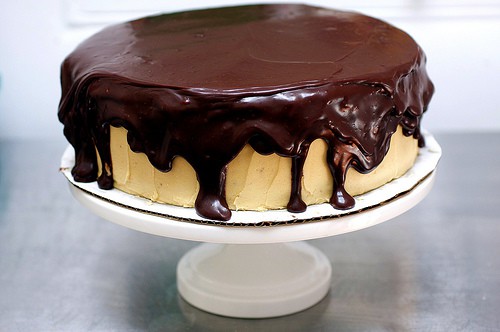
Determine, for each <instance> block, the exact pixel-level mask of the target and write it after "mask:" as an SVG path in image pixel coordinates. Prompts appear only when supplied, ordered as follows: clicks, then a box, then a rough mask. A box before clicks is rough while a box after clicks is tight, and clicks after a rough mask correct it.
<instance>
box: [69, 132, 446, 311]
mask: <svg viewBox="0 0 500 332" xmlns="http://www.w3.org/2000/svg"><path fill="white" fill-rule="evenodd" d="M425 139H426V147H425V148H422V149H420V153H419V156H418V158H417V161H416V163H415V165H414V167H413V168H412V169H411V170H410V171H408V172H407V173H406V174H405V175H404V176H403V177H401V178H399V179H397V180H394V181H392V182H390V183H388V184H386V185H384V186H383V187H381V188H379V189H376V190H373V191H372V192H370V193H367V194H365V195H361V196H357V197H356V207H355V208H354V209H352V210H349V211H339V210H335V209H333V208H332V207H331V206H330V205H329V204H321V205H316V206H310V207H308V209H307V211H306V212H304V213H300V214H295V213H290V212H288V211H285V210H279V211H267V212H251V211H235V212H233V216H232V218H231V220H230V221H229V222H215V221H211V220H206V219H204V218H202V217H199V216H198V215H197V214H196V212H195V211H194V209H192V208H180V207H174V206H169V205H165V204H157V203H152V202H150V201H148V200H146V199H142V198H139V197H135V196H132V195H129V194H126V193H123V192H121V191H119V190H101V189H99V188H98V187H97V185H96V183H95V182H94V183H79V182H75V181H74V180H73V178H72V176H71V167H72V165H73V164H74V156H73V149H72V148H71V147H68V149H67V150H66V151H65V153H64V155H63V158H62V161H61V171H62V172H63V174H64V175H65V176H66V177H67V178H68V180H69V181H70V189H71V192H72V193H73V195H74V196H75V197H76V199H77V200H78V201H80V202H81V203H82V204H83V205H84V206H86V207H87V208H89V209H90V210H91V211H93V212H94V213H95V214H97V215H99V216H101V217H103V218H104V219H107V220H109V221H112V222H114V223H117V224H119V225H122V226H125V227H128V228H131V229H134V230H138V231H142V232H146V233H150V234H155V235H160V236H166V237H172V238H177V239H185V240H193V241H200V242H205V243H204V244H201V245H199V246H197V247H195V248H194V249H191V250H190V251H189V252H187V253H186V254H185V255H184V256H183V257H182V258H181V260H180V261H179V263H178V266H177V287H178V290H179V293H180V295H181V296H182V297H183V298H184V299H185V300H186V301H187V302H189V303H191V304H192V305H193V306H195V307H198V308H200V309H202V310H205V311H208V312H211V313H215V314H219V315H223V316H230V317H239V318H266V317H276V316H282V315H288V314H292V313H296V312H298V311H301V310H304V309H307V308H309V307H311V306H312V305H314V304H316V303H317V302H319V301H320V300H321V299H322V298H323V297H325V295H326V294H327V293H328V290H329V288H330V284H331V271H332V270H331V265H330V262H329V261H328V259H327V257H326V256H325V255H324V254H323V253H322V252H320V251H319V250H318V249H316V248H314V247H312V246H310V245H309V244H307V243H305V242H303V241H304V240H309V239H315V238H321V237H326V236H333V235H338V234H343V233H348V232H352V231H355V230H360V229H363V228H366V227H370V226H373V225H376V224H379V223H381V222H384V221H386V220H390V219H392V218H394V217H396V216H398V215H400V214H402V213H404V212H405V211H407V210H409V209H410V208H412V207H413V206H415V205H416V204H417V203H418V202H420V201H421V200H422V199H423V198H424V197H425V196H426V195H427V194H428V193H429V191H430V190H431V187H432V184H433V183H434V178H435V169H436V167H437V164H438V162H439V159H440V156H441V148H440V146H439V144H438V143H437V142H436V141H435V139H434V138H433V137H432V136H431V135H430V134H428V133H425Z"/></svg>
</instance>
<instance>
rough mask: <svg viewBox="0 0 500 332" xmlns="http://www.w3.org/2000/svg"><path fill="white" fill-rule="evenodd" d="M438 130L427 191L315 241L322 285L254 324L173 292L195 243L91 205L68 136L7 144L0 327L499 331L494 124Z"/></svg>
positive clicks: (0, 181) (499, 180)
mask: <svg viewBox="0 0 500 332" xmlns="http://www.w3.org/2000/svg"><path fill="white" fill-rule="evenodd" d="M435 137H436V139H437V140H438V142H439V143H440V144H441V146H442V147H443V152H444V153H443V158H442V160H441V163H440V165H439V167H438V176H437V181H436V184H435V186H434V188H433V190H432V192H431V193H430V195H429V196H428V197H427V198H426V199H425V200H424V201H423V202H422V203H420V204H419V205H418V206H417V207H415V208H414V209H412V210H411V211H409V212H407V213H405V214H404V215H402V216H400V217H398V218H395V219H394V220H391V221H388V222H385V223H383V224H381V225H378V226H375V227H372V228H368V229H365V230H362V231H358V232H354V233H350V234H345V235H340V236H335V237H330V238H325V239H319V240H313V241H309V243H311V244H313V245H315V246H316V247H318V248H319V249H321V250H322V251H323V252H324V253H326V255H327V256H328V257H329V259H330V261H331V262H332V266H333V280H332V286H331V290H330V293H329V294H328V295H327V297H326V298H325V299H324V300H323V301H321V302H320V303H319V304H317V305H316V306H314V307H312V308H310V309H308V310H305V311H303V312H300V313H298V314H295V315H290V316H286V317H280V318H273V319H262V320H258V319H257V320H243V319H233V318H225V317H220V316H216V315H211V314H208V313H205V312H202V311H200V310H198V309H196V308H193V307H192V306H190V305H189V304H187V303H186V302H184V301H183V300H182V299H180V298H179V296H178V294H177V290H176V283H175V269H176V263H177V261H178V260H179V258H180V257H181V256H182V254H183V253H185V252H186V251H187V250H188V249H190V248H192V247H193V246H195V245H196V243H194V242H189V241H181V240H175V239H168V238H161V237H157V236H153V235H147V234H143V233H140V232H136V231H133V230H129V229H126V228H123V227H120V226H117V225H115V224H112V223H110V222H107V221H104V220H102V219H100V218H98V217H96V216H94V215H93V214H92V213H91V212H90V211H88V210H86V209H85V208H84V207H83V206H81V205H80V204H79V203H78V202H77V201H76V200H75V199H74V198H73V197H72V196H71V195H70V193H69V190H68V184H67V181H66V179H65V178H64V177H63V176H62V175H61V174H59V172H58V165H59V159H60V157H61V154H62V152H63V150H64V147H65V146H66V143H65V142H64V141H63V140H59V141H2V142H0V331H144V330H149V331H198V330H200V331H201V330H203V331H219V330H224V331H257V330H260V331H268V330H269V331H281V330H287V331H333V330H335V331H407V330H411V331H500V257H499V256H500V195H499V188H500V172H499V171H498V169H499V165H500V133H491V134H473V133H472V134H438V135H435ZM208 227H210V226H208Z"/></svg>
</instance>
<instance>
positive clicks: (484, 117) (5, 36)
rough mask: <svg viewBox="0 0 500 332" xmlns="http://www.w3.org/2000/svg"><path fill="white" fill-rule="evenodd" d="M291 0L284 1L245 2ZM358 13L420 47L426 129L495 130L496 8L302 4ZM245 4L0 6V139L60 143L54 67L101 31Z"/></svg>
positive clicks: (427, 1) (360, 0) (499, 38)
mask: <svg viewBox="0 0 500 332" xmlns="http://www.w3.org/2000/svg"><path fill="white" fill-rule="evenodd" d="M254 2H258V3H265V2H275V3H278V2H293V1H291V0H289V1H280V0H274V1H266V0H260V1H254ZM303 2H307V3H309V4H313V5H321V6H326V7H331V8H338V9H352V10H358V11H361V12H363V13H365V14H369V15H372V16H376V17H378V18H381V19H384V20H386V21H388V22H390V23H392V24H394V25H396V26H398V27H400V28H402V29H403V30H405V31H406V32H408V33H409V34H410V35H412V36H413V37H414V38H415V39H416V40H417V42H418V43H419V44H420V45H421V46H422V47H423V49H424V50H425V52H426V53H427V57H428V71H429V75H430V76H431V79H432V80H433V81H434V83H435V85H436V88H437V90H436V94H435V96H434V99H433V101H432V103H431V106H430V109H429V112H428V113H427V115H426V116H425V118H424V126H425V127H426V128H428V129H430V130H431V131H433V132H438V131H440V132H442V131H483V130H488V131H490V130H496V131H498V130H500V102H499V99H500V2H499V1H496V0H434V1H432V0H399V1H398V0H378V1H370V0H351V1H347V0H345V1H340V0H339V1H327V0H323V1H320V0H318V1H314V0H311V1H306V0H304V1H303ZM242 3H251V2H250V1H234V0H233V1H230V0H213V1H194V0H185V1H175V2H171V1H161V0H147V1H131V0H127V1H125V0H99V1H98V0H74V1H71V0H46V1H36V0H21V1H2V2H1V4H0V139H12V138H49V137H51V138H53V137H62V125H61V124H59V122H58V120H57V116H56V114H57V105H58V102H59V97H60V87H59V65H60V63H61V62H62V60H63V58H64V56H65V55H66V54H68V53H69V52H70V51H71V50H72V49H73V48H74V47H75V46H76V45H77V44H78V43H79V42H80V41H81V40H83V39H84V38H85V37H87V36H89V35H90V34H92V33H94V32H96V31H98V30H99V29H100V28H102V27H103V26H105V25H107V24H110V23H113V22H119V21H123V20H129V19H132V18H136V17H140V16H144V15H148V14H153V13H157V12H161V11H178V10H185V9H191V8H203V7H210V6H218V5H235V4H242Z"/></svg>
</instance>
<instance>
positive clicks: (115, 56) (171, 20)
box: [73, 4, 420, 93]
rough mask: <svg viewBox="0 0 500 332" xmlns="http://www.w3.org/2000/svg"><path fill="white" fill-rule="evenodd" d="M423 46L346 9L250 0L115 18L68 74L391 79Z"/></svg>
mask: <svg viewBox="0 0 500 332" xmlns="http://www.w3.org/2000/svg"><path fill="white" fill-rule="evenodd" d="M419 55H420V54H419V52H418V45H417V44H416V43H415V42H414V41H413V39H412V38H411V37H410V36H408V35H407V34H406V33H404V32H402V31H401V30H399V29H396V28H394V27H393V26H391V25H389V24H387V23H385V22H382V21H380V20H377V19H374V18H371V17H368V16H364V15H361V14H357V13H352V12H342V11H336V10H330V9H324V8H318V7H310V6H305V5H287V4H282V5H255V6H239V7H225V8H215V9H206V10H197V11H189V12H181V13H173V14H163V15H159V16H152V17H146V18H142V19H138V20H135V21H131V22H127V23H123V24H118V25H114V26H111V27H108V28H106V29H104V30H103V31H101V32H99V33H97V34H96V35H94V36H92V37H91V38H89V39H88V40H86V41H85V42H84V43H82V44H81V45H80V46H79V47H78V48H77V49H76V50H75V51H74V53H73V57H74V58H73V59H75V60H77V61H78V64H77V65H76V66H74V67H73V69H74V70H75V73H74V75H73V77H78V76H83V75H87V74H89V73H90V74H92V73H94V74H98V73H100V74H108V75H116V76H118V77H122V78H126V79H127V80H130V81H136V82H137V83H139V84H146V85H153V86H164V87H173V88H184V89H190V90H194V91H197V92H200V93H203V92H207V93H214V92H221V93H238V92H249V91H250V92H251V91H258V92H262V91H272V90H283V89H290V88H294V87H296V86H301V87H303V86H304V85H309V86H315V85H321V84H325V83H328V82H331V81H334V82H340V83H342V82H346V81H353V80H355V81H368V82H377V83H382V84H386V85H389V86H390V85H392V83H393V82H392V80H393V79H394V78H397V77H399V76H400V75H401V74H405V73H407V72H408V71H409V67H411V66H412V64H415V63H416V61H417V59H416V57H418V56H419Z"/></svg>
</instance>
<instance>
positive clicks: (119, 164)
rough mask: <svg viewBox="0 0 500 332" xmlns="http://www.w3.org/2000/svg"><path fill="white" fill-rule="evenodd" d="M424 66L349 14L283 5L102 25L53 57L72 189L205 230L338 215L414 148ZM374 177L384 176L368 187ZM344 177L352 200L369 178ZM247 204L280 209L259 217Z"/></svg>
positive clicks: (390, 30)
mask: <svg viewBox="0 0 500 332" xmlns="http://www.w3.org/2000/svg"><path fill="white" fill-rule="evenodd" d="M425 62H426V59H425V55H424V53H423V51H422V49H421V48H420V47H419V46H418V45H417V44H416V43H415V41H414V40H413V39H412V38H411V37H410V36H408V35H407V34H406V33H404V32H403V31H401V30H399V29H397V28H395V27H393V26H391V25H389V24H387V23H385V22H382V21H380V20H377V19H375V18H371V17H368V16H365V15H361V14H358V13H352V12H344V11H337V10H331V9H325V8H318V7H311V6H306V5H295V4H293V5H292V4H280V5H251V6H237V7H226V8H215V9H205V10H197V11H188V12H180V13H173V14H163V15H158V16H151V17H145V18H142V19H138V20H134V21H131V22H127V23H123V24H118V25H114V26H110V27H108V28H106V29H104V30H102V31H101V32H99V33H97V34H95V35H94V36H92V37H90V38H89V39H87V40H85V41H84V42H83V43H81V44H80V45H79V46H78V47H77V48H76V49H75V50H74V51H73V52H72V53H71V54H70V55H69V56H68V57H67V58H66V59H65V61H64V63H63V65H62V70H61V81H62V98H61V102H60V106H59V119H60V121H61V122H62V123H63V124H64V134H65V136H66V137H67V139H68V141H69V142H70V143H71V145H72V146H73V147H74V149H75V166H74V168H73V170H72V174H73V176H74V179H75V180H76V181H82V182H91V181H96V180H97V183H98V185H99V187H100V188H102V189H111V188H113V187H114V186H116V187H117V188H119V189H120V190H124V191H127V192H131V193H135V194H138V195H141V196H144V197H147V198H149V199H152V200H158V201H163V202H165V203H167V204H176V205H181V206H194V207H195V209H196V211H197V212H198V214H199V215H201V216H203V217H205V218H208V219H214V220H229V219H230V217H231V208H232V209H256V210H259V209H279V208H285V207H286V208H287V209H288V210H289V211H292V212H301V211H304V210H305V209H306V208H307V205H308V204H316V203H321V202H325V201H329V202H330V204H331V205H332V206H333V208H335V209H350V208H352V207H353V206H354V204H355V200H354V198H353V196H354V195H357V194H361V193H363V192H364V191H367V190H371V189H374V188H376V187H377V186H379V185H381V184H383V183H385V182H388V181H390V180H392V179H393V178H395V177H398V176H400V175H401V174H402V173H404V172H405V171H406V170H407V169H408V168H410V167H411V165H412V163H413V162H414V160H415V157H416V154H417V153H418V146H417V145H420V146H422V145H423V144H424V142H423V139H422V137H421V134H420V121H421V117H422V114H423V113H424V111H425V110H426V108H427V105H428V103H429V101H430V99H431V96H432V94H433V91H434V88H433V85H432V83H431V82H430V80H429V78H428V77H427V73H426V70H425ZM313 150H314V151H315V152H314V153H313ZM313 155H314V157H312V156H313ZM245 156H246V157H245ZM252 158H254V159H252ZM259 158H263V159H259ZM265 158H269V159H265ZM252 160H253V161H252ZM384 160H385V165H384ZM148 167H149V169H148ZM387 167H389V168H391V167H392V168H395V169H396V170H395V171H390V172H385V173H390V174H389V175H387V174H385V175H383V176H381V175H376V173H378V174H384V170H383V169H385V168H387ZM145 169H147V170H145ZM306 169H307V174H305V173H306ZM351 172H352V173H353V174H354V173H356V174H357V175H353V179H354V180H352V182H353V184H352V187H353V188H355V187H356V186H357V183H358V184H359V183H361V184H363V183H365V182H367V183H368V182H370V181H371V180H367V179H368V178H369V177H370V176H372V177H377V176H378V178H377V179H376V180H374V181H371V182H373V184H370V185H368V187H363V186H362V188H361V189H352V190H351V189H349V185H348V184H347V183H346V182H348V179H346V177H348V178H349V176H348V173H351ZM131 174H132V175H131ZM133 174H135V175H133ZM242 174H247V175H248V174H252V175H249V176H247V177H246V180H240V179H241V178H242V177H241V175H242ZM265 174H267V175H265ZM266 176H267V178H269V179H270V180H263V181H264V182H266V181H267V184H266V183H264V184H257V185H256V184H255V183H254V182H256V181H258V180H259V179H267V178H266ZM280 179H281V180H280ZM242 181H243V182H245V183H243V184H242ZM305 183H308V186H309V187H318V188H319V189H318V190H317V191H318V192H320V193H319V194H316V193H315V191H316V189H315V188H313V189H311V190H309V189H307V193H304V186H305V185H306V184H305ZM137 186H139V187H141V186H146V188H150V189H151V188H153V189H151V190H150V189H147V190H143V191H142V192H141V190H136V189H134V188H137ZM148 186H149V187H148ZM245 186H246V189H242V188H243V187H245ZM271 186H273V187H274V189H273V190H272V191H273V192H275V193H274V194H270V193H269V192H270V189H269V188H270V187H271ZM235 188H236V189H235ZM238 188H239V189H238ZM248 188H250V189H248ZM182 190H186V193H181V192H180V191H182ZM238 190H239V191H238ZM262 190H263V191H264V192H263V191H262ZM148 192H149V193H148ZM161 192H163V193H165V192H166V193H167V194H165V195H166V196H165V197H167V198H162V197H160V196H161V195H160V194H159V193H161ZM177 192H179V195H178V196H179V197H181V196H183V195H184V196H186V197H187V198H182V199H180V200H177V199H176V198H175V197H176V195H177ZM243 192H246V194H242V193H243ZM245 195H247V196H255V197H257V199H259V198H261V197H263V196H266V201H267V196H272V195H277V196H279V197H278V199H277V201H276V202H277V203H270V204H267V205H266V206H264V207H262V206H261V205H253V203H250V204H247V205H246V204H245V201H246V198H245V197H244V196H245ZM304 196H308V198H307V199H304ZM309 196H310V197H309ZM242 197H243V198H242ZM270 201H271V200H270ZM238 202H239V203H238ZM273 202H274V201H273Z"/></svg>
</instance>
